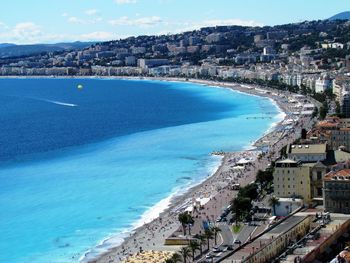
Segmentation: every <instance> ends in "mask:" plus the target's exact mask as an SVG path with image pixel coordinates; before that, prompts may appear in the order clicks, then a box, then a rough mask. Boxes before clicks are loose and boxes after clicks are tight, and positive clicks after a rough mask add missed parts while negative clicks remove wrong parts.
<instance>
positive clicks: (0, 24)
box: [0, 22, 9, 30]
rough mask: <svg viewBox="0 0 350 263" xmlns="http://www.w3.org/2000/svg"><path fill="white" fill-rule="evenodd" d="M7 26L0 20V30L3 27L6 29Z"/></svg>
mask: <svg viewBox="0 0 350 263" xmlns="http://www.w3.org/2000/svg"><path fill="white" fill-rule="evenodd" d="M8 28H9V27H8V26H7V25H6V24H5V23H3V22H0V30H4V29H8Z"/></svg>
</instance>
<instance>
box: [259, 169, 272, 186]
mask: <svg viewBox="0 0 350 263" xmlns="http://www.w3.org/2000/svg"><path fill="white" fill-rule="evenodd" d="M272 181H273V169H266V170H265V171H261V170H259V171H258V173H257V174H256V182H257V183H259V184H260V187H261V189H263V188H265V187H266V186H267V185H268V184H269V183H270V182H272Z"/></svg>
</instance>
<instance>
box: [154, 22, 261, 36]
mask: <svg viewBox="0 0 350 263" xmlns="http://www.w3.org/2000/svg"><path fill="white" fill-rule="evenodd" d="M165 24H166V25H169V26H171V27H172V28H173V30H164V31H162V32H160V33H161V34H164V33H169V32H171V33H181V32H185V31H192V30H197V29H200V28H203V27H215V26H230V25H237V26H251V27H255V26H264V24H263V23H260V22H257V21H254V20H241V19H235V18H233V19H212V20H205V21H198V22H194V21H188V22H167V23H165Z"/></svg>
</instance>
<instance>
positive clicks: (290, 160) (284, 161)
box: [276, 159, 297, 163]
mask: <svg viewBox="0 0 350 263" xmlns="http://www.w3.org/2000/svg"><path fill="white" fill-rule="evenodd" d="M276 163H297V161H295V160H292V159H283V160H280V161H277V162H276Z"/></svg>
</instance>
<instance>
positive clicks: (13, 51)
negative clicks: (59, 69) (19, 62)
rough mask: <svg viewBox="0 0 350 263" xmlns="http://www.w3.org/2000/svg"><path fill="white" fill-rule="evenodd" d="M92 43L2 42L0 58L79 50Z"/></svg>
mask: <svg viewBox="0 0 350 263" xmlns="http://www.w3.org/2000/svg"><path fill="white" fill-rule="evenodd" d="M92 44H94V42H73V43H57V44H35V45H15V44H8V43H4V44H0V58H7V57H22V56H30V55H37V54H41V53H47V52H59V51H65V50H81V49H84V48H86V47H89V46H91V45H92Z"/></svg>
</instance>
